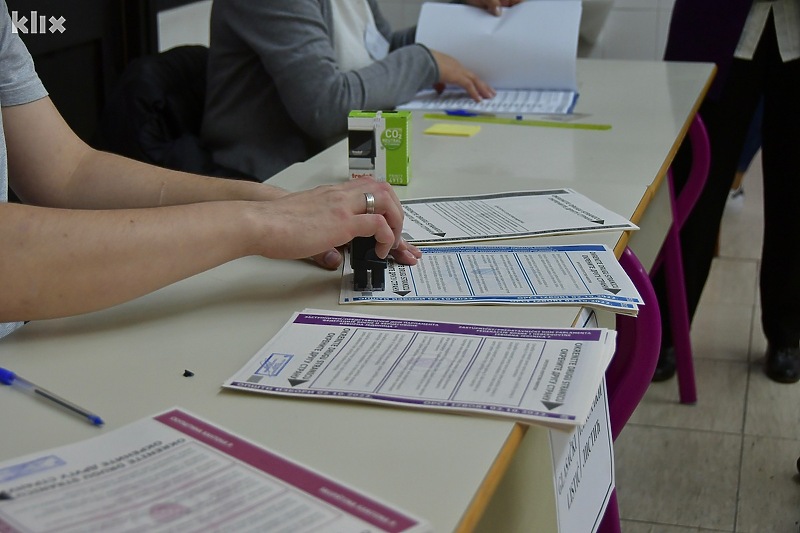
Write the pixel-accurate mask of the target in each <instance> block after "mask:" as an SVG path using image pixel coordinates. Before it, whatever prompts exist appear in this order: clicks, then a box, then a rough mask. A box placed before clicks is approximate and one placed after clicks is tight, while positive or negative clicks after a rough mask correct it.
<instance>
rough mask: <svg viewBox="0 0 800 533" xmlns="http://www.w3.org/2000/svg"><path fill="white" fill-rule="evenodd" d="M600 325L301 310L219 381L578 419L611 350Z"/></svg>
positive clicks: (284, 391)
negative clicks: (543, 325) (496, 322)
mask: <svg viewBox="0 0 800 533" xmlns="http://www.w3.org/2000/svg"><path fill="white" fill-rule="evenodd" d="M615 341H616V332H614V331H613V330H608V329H603V328H521V327H509V326H493V325H486V324H461V323H452V322H435V321H429V320H411V319H401V318H386V317H378V316H372V315H362V314H349V313H337V312H330V311H318V310H313V309H306V310H304V311H303V312H300V313H295V314H294V316H292V318H291V320H290V321H289V322H288V323H287V324H285V325H284V326H283V328H281V330H280V331H279V332H278V333H277V334H276V335H275V337H273V338H272V339H271V340H270V341H269V342H267V344H266V345H265V346H264V347H263V348H261V350H259V351H258V352H257V353H256V354H255V355H254V356H253V358H252V359H250V361H249V362H248V363H247V364H245V365H244V366H243V367H242V368H241V369H240V370H239V371H238V372H236V373H235V374H234V375H233V376H232V377H231V378H230V379H228V380H227V381H226V382H225V383H224V386H225V387H227V388H231V389H239V390H245V391H251V392H256V393H263V394H272V395H281V396H296V397H301V398H319V399H327V400H351V401H360V402H368V403H378V404H385V405H392V406H397V407H411V408H417V409H425V410H434V411H443V412H453V413H462V414H472V415H484V416H494V417H505V418H510V419H513V420H515V421H519V422H523V423H527V424H533V423H536V424H543V425H547V426H551V427H555V428H559V429H567V428H573V427H575V426H577V425H580V424H583V423H584V422H585V421H586V419H587V417H588V416H589V413H590V412H591V409H592V405H593V402H594V399H595V396H596V394H597V390H598V387H599V386H600V385H601V384H602V382H603V379H604V375H605V370H606V367H607V366H608V363H609V362H610V361H611V357H612V356H613V354H614V349H615Z"/></svg>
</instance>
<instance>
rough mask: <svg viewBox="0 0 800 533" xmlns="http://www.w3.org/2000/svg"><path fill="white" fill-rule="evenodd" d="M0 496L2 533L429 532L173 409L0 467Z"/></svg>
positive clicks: (386, 508) (372, 501) (371, 500)
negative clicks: (55, 532) (211, 532)
mask: <svg viewBox="0 0 800 533" xmlns="http://www.w3.org/2000/svg"><path fill="white" fill-rule="evenodd" d="M0 492H2V494H3V495H4V498H3V499H0V531H19V532H26V531H59V532H60V533H81V532H84V531H104V532H116V531H200V530H216V529H220V530H225V531H242V532H248V531H251V532H256V531H259V532H261V531H297V532H309V533H310V532H312V531H313V532H315V533H317V532H327V533H336V532H340V531H375V532H378V531H383V532H386V533H400V532H404V533H411V532H413V533H423V532H428V531H432V528H431V527H430V525H429V524H427V523H425V522H424V521H422V520H420V519H417V518H414V517H412V516H410V515H408V514H406V513H405V512H403V511H399V510H397V509H395V508H392V507H391V506H389V505H387V504H384V503H381V502H379V501H378V500H376V499H375V498H373V497H371V496H367V495H365V494H363V493H360V492H358V491H356V490H354V489H352V488H350V487H347V486H345V485H343V484H341V483H339V482H337V481H334V480H332V479H330V478H328V477H326V476H324V475H322V474H320V473H318V472H315V471H313V470H311V469H309V468H308V467H305V466H302V465H300V464H298V463H295V462H293V461H291V460H290V459H287V458H285V457H282V456H280V455H278V454H276V453H274V452H271V451H268V450H266V449H264V448H262V447H260V446H258V445H256V444H253V443H251V442H249V441H246V440H244V439H243V438H241V437H239V436H237V435H234V434H232V433H229V432H227V431H225V430H223V429H220V428H219V427H216V426H214V425H212V424H211V423H210V422H207V421H204V420H201V419H200V418H198V417H196V416H194V415H191V414H189V413H187V412H185V411H182V410H180V409H178V408H174V409H171V410H169V411H166V412H164V413H161V414H159V415H156V416H153V417H152V418H146V419H142V420H139V421H137V422H134V423H132V424H129V425H127V426H124V427H121V428H119V429H115V430H114V431H111V432H107V433H104V434H102V435H100V436H97V437H94V438H92V439H89V440H86V441H83V442H78V443H76V444H72V445H68V446H62V447H60V448H55V449H52V450H47V451H44V452H40V453H36V454H31V455H28V456H26V457H22V458H19V459H15V460H11V461H6V462H4V463H0Z"/></svg>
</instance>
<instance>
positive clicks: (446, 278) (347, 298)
mask: <svg viewBox="0 0 800 533" xmlns="http://www.w3.org/2000/svg"><path fill="white" fill-rule="evenodd" d="M342 272H343V274H342V285H341V291H340V294H339V303H342V304H349V303H359V304H363V303H414V304H545V305H579V306H587V307H599V308H603V309H606V310H611V311H613V312H616V313H620V314H627V315H636V314H638V312H639V306H640V305H644V301H643V300H642V297H641V295H640V294H639V291H637V290H636V286H635V285H634V284H633V282H632V281H631V279H630V277H628V275H627V274H626V273H625V270H624V269H623V268H622V266H621V265H620V264H619V261H617V258H616V256H614V252H613V251H612V250H611V249H609V248H608V247H607V246H605V245H603V244H566V245H559V246H426V247H425V248H424V249H423V254H422V259H420V261H419V262H418V263H417V264H416V265H413V266H409V265H401V264H398V263H395V262H393V261H389V263H388V266H387V269H386V272H385V273H384V279H385V282H386V283H385V288H384V290H382V291H375V290H372V291H363V292H362V291H354V290H353V270H352V268H351V267H350V260H349V255H348V256H347V257H345V261H344V265H343V270H342Z"/></svg>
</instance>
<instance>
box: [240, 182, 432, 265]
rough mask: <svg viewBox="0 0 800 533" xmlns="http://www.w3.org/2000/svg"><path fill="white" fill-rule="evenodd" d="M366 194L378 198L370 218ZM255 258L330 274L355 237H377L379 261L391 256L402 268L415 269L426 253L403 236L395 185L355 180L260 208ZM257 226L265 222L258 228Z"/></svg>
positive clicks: (294, 195)
mask: <svg viewBox="0 0 800 533" xmlns="http://www.w3.org/2000/svg"><path fill="white" fill-rule="evenodd" d="M365 193H370V194H372V195H373V196H374V198H375V212H374V214H367V213H366V200H365ZM255 206H256V208H257V209H258V210H259V211H258V212H257V213H256V216H257V217H258V218H257V225H256V228H257V230H260V231H257V233H256V241H255V243H254V246H255V247H256V249H255V253H257V254H259V255H264V256H266V257H272V258H282V259H299V258H304V257H310V258H312V259H313V260H314V261H315V262H316V263H317V264H319V265H320V266H323V267H325V268H329V269H335V268H337V267H338V266H339V265H340V264H341V261H342V255H341V253H340V252H339V251H338V250H337V249H336V248H337V247H339V246H343V245H345V244H347V243H349V242H350V241H351V240H353V238H354V237H372V236H374V237H375V240H376V247H375V251H376V253H377V255H378V256H379V257H382V258H383V257H386V256H387V255H389V254H391V255H392V257H393V258H394V260H395V261H397V262H398V263H402V264H407V265H413V264H416V262H417V259H419V258H420V257H421V255H422V253H421V252H420V251H419V249H418V248H417V247H416V246H413V245H411V244H408V243H407V242H405V240H404V239H403V238H402V237H401V232H402V229H403V209H402V206H401V205H400V201H399V200H398V199H397V196H396V195H395V193H394V191H393V190H392V188H391V186H390V185H389V184H387V183H385V182H377V181H375V180H373V179H368V178H364V179H356V180H349V181H347V182H343V183H339V184H336V185H324V186H320V187H316V188H314V189H310V190H307V191H302V192H296V193H289V194H287V195H285V196H283V197H281V198H278V199H276V200H272V201H270V202H261V203H257V204H255ZM258 222H262V223H261V224H258Z"/></svg>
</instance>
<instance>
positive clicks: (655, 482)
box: [615, 157, 800, 533]
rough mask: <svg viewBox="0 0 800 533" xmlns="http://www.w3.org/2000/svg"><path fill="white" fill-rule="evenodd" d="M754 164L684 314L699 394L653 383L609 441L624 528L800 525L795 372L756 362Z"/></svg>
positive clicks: (751, 532)
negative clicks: (693, 303)
mask: <svg viewBox="0 0 800 533" xmlns="http://www.w3.org/2000/svg"><path fill="white" fill-rule="evenodd" d="M760 172H761V171H760V159H759V158H758V157H757V158H756V160H755V161H754V162H753V164H752V165H751V167H750V171H749V172H748V174H747V175H746V176H745V179H744V191H745V192H744V195H743V196H741V197H739V198H736V199H732V200H730V201H729V204H728V207H727V209H726V213H725V218H724V220H723V229H722V235H721V238H720V250H719V257H718V258H717V259H715V261H714V264H713V267H712V272H711V277H710V278H709V281H708V283H707V285H706V288H705V291H704V293H703V297H702V299H701V302H700V306H699V308H698V312H697V315H696V317H695V321H694V323H693V325H692V346H693V350H694V364H695V373H696V380H697V391H698V402H697V404H696V405H681V404H680V403H678V386H677V382H676V380H674V379H673V380H670V381H667V382H664V383H654V384H652V385H651V386H650V388H649V389H648V391H647V394H646V395H645V398H644V400H643V401H642V403H641V404H640V405H639V407H638V408H637V410H636V412H635V413H634V415H633V417H632V418H631V420H630V422H629V423H628V425H627V426H626V427H625V428H624V429H623V431H622V433H621V435H620V436H619V438H618V439H617V442H616V443H615V448H616V454H615V455H616V471H617V490H618V494H619V505H620V513H621V515H622V519H623V522H622V531H623V533H648V532H649V533H661V532H663V533H688V532H730V533H732V532H737V533H739V532H742V533H762V532H791V533H798V532H800V476H798V473H797V469H796V466H795V464H796V461H797V459H798V457H800V383H798V384H794V385H783V384H777V383H773V382H772V381H770V380H769V379H767V378H766V377H765V376H764V374H763V373H762V371H761V364H762V361H763V354H764V350H765V348H766V342H765V340H764V337H763V334H762V332H761V324H760V321H759V316H758V315H759V305H758V279H757V273H758V268H759V256H760V250H761V230H762V224H763V222H762V214H761V213H762V206H761V174H760ZM795 237H796V236H793V238H791V239H790V240H789V241H788V243H787V244H788V245H790V246H795V245H796V244H797V243H796V239H795ZM787 275H798V273H797V272H792V273H787Z"/></svg>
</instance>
